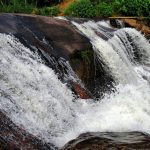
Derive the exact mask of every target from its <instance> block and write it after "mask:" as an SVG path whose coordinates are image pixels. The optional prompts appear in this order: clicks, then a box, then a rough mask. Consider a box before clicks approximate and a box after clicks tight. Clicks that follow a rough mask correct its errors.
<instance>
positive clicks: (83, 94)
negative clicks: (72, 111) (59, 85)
mask: <svg viewBox="0 0 150 150" xmlns="http://www.w3.org/2000/svg"><path fill="white" fill-rule="evenodd" d="M71 86H72V89H73V91H74V93H75V94H76V95H78V96H79V97H80V98H82V99H91V98H92V96H91V94H90V93H89V92H88V91H87V90H86V89H85V88H83V87H82V86H81V85H80V84H78V83H75V82H71Z"/></svg>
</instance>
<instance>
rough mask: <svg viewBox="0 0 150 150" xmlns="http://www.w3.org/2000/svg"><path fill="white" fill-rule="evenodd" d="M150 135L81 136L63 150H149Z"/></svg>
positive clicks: (114, 133) (113, 134) (113, 133)
mask: <svg viewBox="0 0 150 150" xmlns="http://www.w3.org/2000/svg"><path fill="white" fill-rule="evenodd" d="M149 149H150V135H146V134H144V133H140V132H106V133H105V132H104V133H101V132H96V133H85V134H81V135H80V136H79V137H78V138H76V139H74V140H72V141H70V142H69V143H67V144H66V145H65V146H64V147H63V148H62V149H61V150H149Z"/></svg>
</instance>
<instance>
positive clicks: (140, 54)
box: [0, 21, 150, 147]
mask: <svg viewBox="0 0 150 150" xmlns="http://www.w3.org/2000/svg"><path fill="white" fill-rule="evenodd" d="M72 24H73V25H74V26H76V28H77V29H78V30H79V31H80V32H81V33H82V34H83V35H84V36H86V37H87V38H89V40H90V41H91V43H92V45H93V49H94V52H95V54H96V57H97V58H98V60H99V62H101V61H103V63H104V67H105V69H106V71H107V72H108V73H109V74H111V75H112V76H113V78H114V80H115V81H116V85H115V86H116V91H115V92H114V93H111V94H110V93H109V94H107V93H106V94H104V95H105V96H104V98H102V99H100V100H99V101H96V102H95V101H94V100H92V99H91V100H87V101H85V100H81V99H79V98H78V99H76V100H75V97H74V95H73V93H72V92H71V90H70V89H69V88H68V87H67V86H66V84H65V83H62V81H60V79H59V78H58V75H57V74H56V73H55V72H54V70H52V69H51V68H49V67H48V66H46V65H45V62H44V60H42V59H41V57H40V56H39V54H38V52H37V51H36V50H35V52H33V51H31V50H30V49H28V48H26V47H25V46H24V45H23V44H21V42H20V41H19V40H18V39H17V38H15V37H14V36H13V35H6V34H0V97H1V98H0V109H1V110H2V111H3V112H4V113H6V114H7V115H8V116H9V117H10V118H11V119H12V121H13V122H14V123H15V124H17V125H18V126H21V127H23V128H24V129H25V130H27V131H28V132H30V133H31V134H33V135H35V136H37V137H39V138H40V139H42V140H44V141H46V142H52V143H54V144H56V145H57V146H59V147H61V146H63V145H64V144H65V143H66V142H68V141H69V140H71V139H73V138H75V137H76V136H78V135H79V134H81V133H84V132H105V131H119V132H123V131H142V132H147V133H150V109H149V108H150V96H149V95H150V84H149V83H150V50H149V48H150V44H149V42H148V41H147V40H146V39H145V38H144V37H143V35H142V34H141V33H139V32H138V31H136V30H135V29H130V28H123V29H119V30H117V29H113V28H111V26H110V25H109V23H108V22H104V21H103V22H94V21H89V22H84V23H82V24H81V23H80V24H79V23H77V22H74V21H73V22H72ZM45 55H46V54H45ZM47 57H48V56H47ZM49 59H50V61H53V59H52V58H49ZM60 63H62V65H66V66H68V64H67V63H66V62H65V61H63V59H61V60H60ZM68 68H69V67H68ZM68 72H70V74H71V75H72V74H73V73H72V69H71V68H70V69H68ZM73 76H74V77H75V75H73ZM74 77H72V76H71V77H70V78H74ZM66 78H69V77H68V76H66Z"/></svg>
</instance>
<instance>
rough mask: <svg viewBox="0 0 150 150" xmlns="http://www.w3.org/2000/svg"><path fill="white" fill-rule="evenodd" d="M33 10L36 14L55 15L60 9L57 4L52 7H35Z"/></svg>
mask: <svg viewBox="0 0 150 150" xmlns="http://www.w3.org/2000/svg"><path fill="white" fill-rule="evenodd" d="M33 12H34V13H35V14H37V15H43V16H57V15H58V14H59V13H60V10H59V8H58V7H57V6H53V7H43V8H40V9H38V8H36V9H34V10H33Z"/></svg>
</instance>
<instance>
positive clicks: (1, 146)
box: [0, 111, 58, 150]
mask: <svg viewBox="0 0 150 150" xmlns="http://www.w3.org/2000/svg"><path fill="white" fill-rule="evenodd" d="M57 149H58V148H57V147H55V146H54V145H53V144H50V143H45V142H43V141H42V140H39V138H37V137H35V136H33V135H31V134H29V133H28V132H26V131H25V130H24V129H23V128H20V127H18V126H16V125H15V124H14V123H13V122H12V121H11V120H10V119H9V117H7V116H6V115H5V114H4V113H3V112H1V111H0V150H57Z"/></svg>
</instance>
